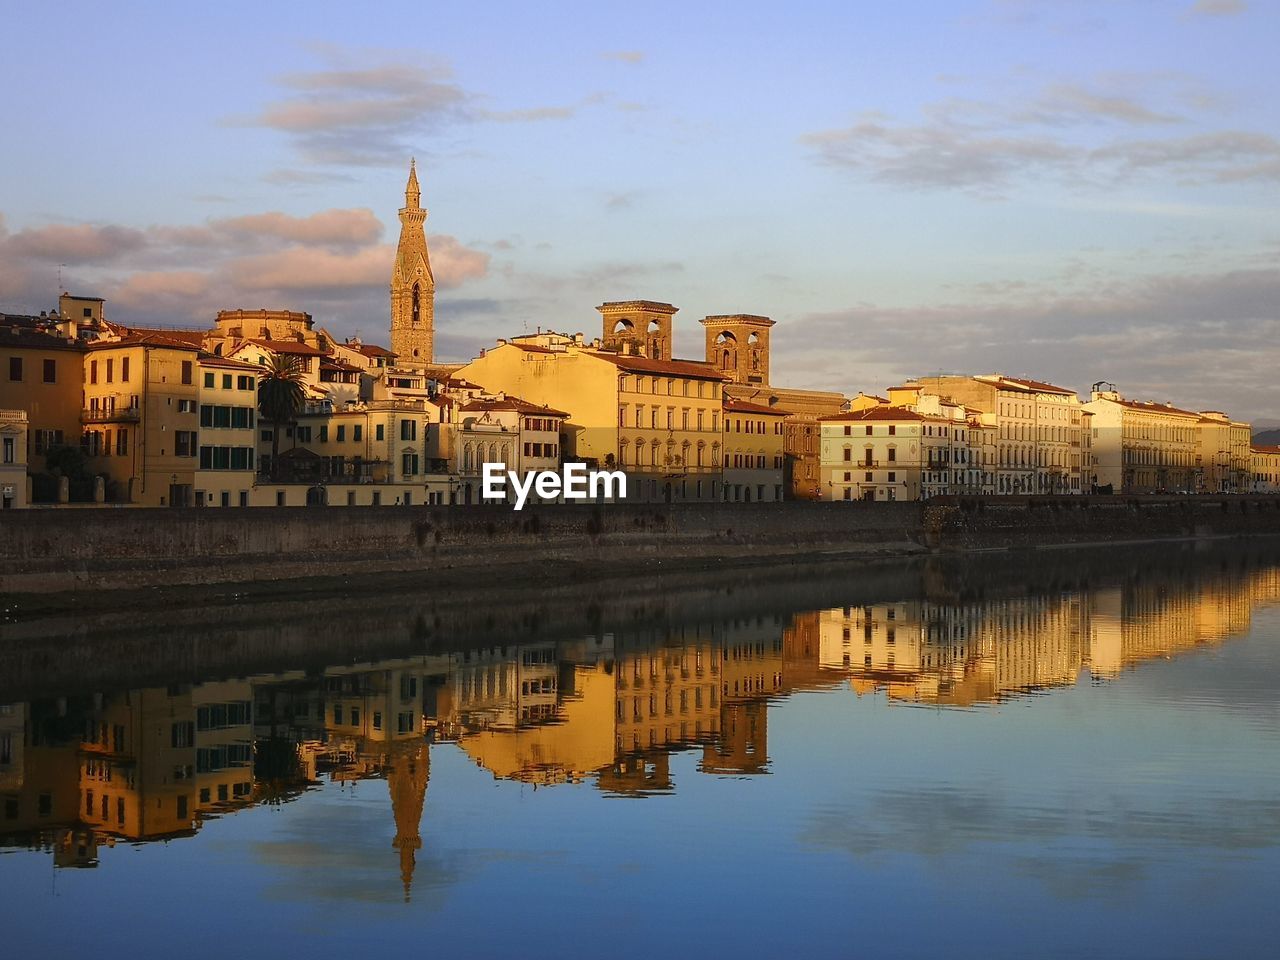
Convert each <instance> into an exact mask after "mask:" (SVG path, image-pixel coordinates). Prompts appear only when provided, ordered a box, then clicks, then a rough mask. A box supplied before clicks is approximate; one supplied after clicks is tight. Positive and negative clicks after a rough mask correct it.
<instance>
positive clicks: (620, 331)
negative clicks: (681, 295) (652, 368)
mask: <svg viewBox="0 0 1280 960" xmlns="http://www.w3.org/2000/svg"><path fill="white" fill-rule="evenodd" d="M596 309H597V310H599V311H600V315H601V317H603V319H604V336H603V337H602V338H601V341H602V342H603V344H604V348H605V349H606V350H616V351H618V352H619V353H628V354H635V355H639V356H643V357H648V358H649V359H650V360H670V359H671V318H672V317H674V316H675V315H676V313H678V312H679V309H680V308H679V307H673V306H672V305H671V304H669V303H658V302H656V301H654V300H620V301H615V302H613V303H602V304H600V306H598V307H596Z"/></svg>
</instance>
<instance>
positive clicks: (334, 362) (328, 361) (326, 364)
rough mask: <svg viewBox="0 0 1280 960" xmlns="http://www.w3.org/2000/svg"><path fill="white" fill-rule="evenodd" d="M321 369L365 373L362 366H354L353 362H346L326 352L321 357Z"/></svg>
mask: <svg viewBox="0 0 1280 960" xmlns="http://www.w3.org/2000/svg"><path fill="white" fill-rule="evenodd" d="M320 369H321V370H342V371H344V372H345V373H363V372H364V371H363V370H362V369H361V368H360V367H353V366H352V365H351V364H349V363H345V362H344V361H342V360H339V359H337V358H336V357H332V356H330V355H328V354H325V355H324V356H323V357H322V358H321V359H320Z"/></svg>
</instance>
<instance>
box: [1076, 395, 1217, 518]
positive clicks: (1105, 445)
mask: <svg viewBox="0 0 1280 960" xmlns="http://www.w3.org/2000/svg"><path fill="white" fill-rule="evenodd" d="M1085 406H1086V409H1088V411H1089V412H1090V413H1091V414H1092V415H1093V419H1092V430H1093V438H1092V440H1093V447H1092V450H1093V457H1094V460H1095V462H1096V464H1097V467H1096V474H1097V478H1098V480H1097V482H1098V486H1099V487H1101V488H1103V489H1107V488H1110V490H1111V491H1112V492H1114V493H1198V492H1201V491H1202V490H1203V489H1204V484H1205V472H1204V466H1203V463H1202V453H1201V446H1200V443H1201V440H1200V421H1201V419H1202V418H1201V416H1200V414H1198V413H1194V412H1192V411H1190V410H1180V409H1178V408H1177V407H1174V406H1172V405H1169V404H1160V403H1149V402H1142V401H1137V400H1126V399H1125V398H1124V397H1123V396H1121V395H1120V393H1118V392H1117V391H1115V390H1105V391H1104V390H1095V391H1094V392H1093V398H1092V399H1091V400H1090V401H1089V403H1088V404H1086V405H1085Z"/></svg>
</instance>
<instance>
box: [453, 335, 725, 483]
mask: <svg viewBox="0 0 1280 960" xmlns="http://www.w3.org/2000/svg"><path fill="white" fill-rule="evenodd" d="M457 376H458V377H461V378H463V379H465V380H467V381H470V382H472V383H475V384H479V385H480V386H482V387H484V388H485V389H486V390H487V391H489V392H491V393H499V392H501V393H504V394H506V395H508V396H518V397H520V398H522V399H523V400H525V401H527V402H530V403H533V404H537V405H543V404H545V405H547V406H548V407H552V408H554V409H557V410H562V411H564V412H565V413H566V414H567V419H566V420H565V423H564V426H563V436H564V451H563V459H564V460H565V461H581V462H584V463H587V464H588V465H590V466H594V467H598V468H604V469H622V470H623V471H625V473H626V474H627V478H628V483H627V496H628V499H631V500H642V501H650V502H652V501H667V502H671V501H682V500H702V501H708V500H719V499H721V495H722V492H721V482H722V467H721V462H722V459H721V458H722V456H723V435H722V432H721V417H722V414H723V399H722V393H723V378H722V377H721V375H720V373H719V372H717V371H716V370H714V369H712V368H711V367H710V366H708V365H707V364H705V363H699V362H696V361H692V360H652V359H649V358H647V357H642V356H637V355H634V354H625V353H615V352H611V351H607V350H602V349H597V348H594V347H589V346H587V345H585V344H584V343H583V342H582V340H581V338H580V337H578V338H573V337H566V336H562V335H558V334H540V335H537V336H530V337H521V338H515V339H513V340H510V341H500V342H499V344H498V346H496V347H493V348H492V349H489V350H486V351H485V352H484V353H483V354H482V355H481V356H480V357H478V358H477V359H475V360H472V361H471V362H470V363H468V364H466V365H465V366H463V367H462V368H461V369H460V370H459V371H458V372H457Z"/></svg>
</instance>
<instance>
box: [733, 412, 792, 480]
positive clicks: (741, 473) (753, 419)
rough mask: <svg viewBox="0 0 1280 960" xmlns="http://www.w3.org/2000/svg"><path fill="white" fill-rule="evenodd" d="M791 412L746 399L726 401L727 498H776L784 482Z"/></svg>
mask: <svg viewBox="0 0 1280 960" xmlns="http://www.w3.org/2000/svg"><path fill="white" fill-rule="evenodd" d="M787 417H788V412H787V411H785V410H780V409H778V408H777V407H765V406H761V405H760V404H756V403H748V402H747V401H746V400H733V399H729V400H726V401H725V403H724V499H725V501H726V502H746V503H751V502H753V501H754V502H757V503H759V502H762V501H777V500H781V499H782V498H783V490H784V486H783V484H784V482H785V469H784V465H785V455H786V454H785V450H786V437H785V424H786V419H787Z"/></svg>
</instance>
